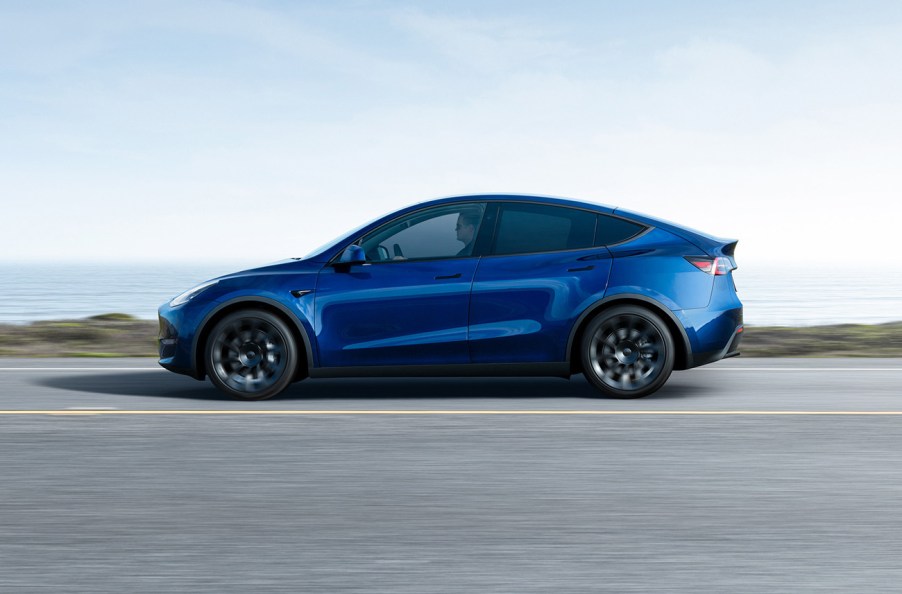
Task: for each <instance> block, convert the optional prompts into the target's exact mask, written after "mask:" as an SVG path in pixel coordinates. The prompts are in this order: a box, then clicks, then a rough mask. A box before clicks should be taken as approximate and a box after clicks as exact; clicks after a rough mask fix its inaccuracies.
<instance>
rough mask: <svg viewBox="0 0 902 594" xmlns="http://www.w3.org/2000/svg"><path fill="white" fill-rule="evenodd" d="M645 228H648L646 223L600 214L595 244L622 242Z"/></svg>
mask: <svg viewBox="0 0 902 594" xmlns="http://www.w3.org/2000/svg"><path fill="white" fill-rule="evenodd" d="M645 229H647V227H646V226H645V225H640V224H639V223H633V222H632V221H627V220H625V219H618V218H617V217H609V216H607V215H601V214H600V215H598V225H597V226H596V227H595V245H613V244H615V243H622V242H624V241H626V240H627V239H629V238H631V237H635V236H636V235H639V234H640V233H642V232H643V231H645Z"/></svg>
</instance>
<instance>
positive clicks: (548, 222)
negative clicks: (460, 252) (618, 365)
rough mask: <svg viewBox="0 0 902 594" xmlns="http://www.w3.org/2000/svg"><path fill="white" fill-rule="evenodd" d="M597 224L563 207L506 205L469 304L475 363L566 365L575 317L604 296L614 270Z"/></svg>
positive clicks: (582, 213) (591, 217) (588, 213)
mask: <svg viewBox="0 0 902 594" xmlns="http://www.w3.org/2000/svg"><path fill="white" fill-rule="evenodd" d="M597 218H598V214H597V213H595V212H593V211H588V210H581V209H577V208H570V207H564V206H556V205H548V204H536V203H528V202H505V203H502V204H501V206H500V211H499V213H498V222H497V225H496V232H495V236H494V241H493V245H492V247H491V249H490V251H489V254H488V255H486V256H484V257H483V258H482V260H481V261H480V262H479V267H478V269H477V270H476V276H475V278H474V282H473V290H472V295H471V298H470V340H469V347H470V359H471V361H472V362H473V363H525V362H557V361H564V360H565V359H566V352H567V341H568V339H569V335H570V330H571V328H572V327H573V325H574V323H575V322H576V318H577V317H578V316H579V314H580V313H582V311H583V310H584V309H585V308H586V307H588V306H589V305H590V304H591V303H593V302H595V301H597V300H598V299H601V298H602V297H603V296H604V291H605V288H606V286H607V282H608V276H609V274H610V271H611V258H610V254H609V252H608V250H607V249H606V248H604V247H595V230H596V225H597Z"/></svg>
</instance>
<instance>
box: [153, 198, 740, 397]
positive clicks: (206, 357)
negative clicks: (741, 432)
mask: <svg viewBox="0 0 902 594" xmlns="http://www.w3.org/2000/svg"><path fill="white" fill-rule="evenodd" d="M735 247H736V241H734V240H722V239H717V238H714V237H711V236H709V235H706V234H703V233H700V232H697V231H693V230H690V229H687V228H684V227H681V226H678V225H675V224H673V223H669V222H666V221H662V220H658V219H655V218H652V217H649V216H645V215H642V214H638V213H634V212H629V211H626V210H623V209H620V208H613V207H608V206H603V205H599V204H592V203H587V202H579V201H574V200H564V199H559V198H550V197H543V196H522V195H475V196H458V197H452V198H443V199H439V200H433V201H430V202H424V203H420V204H416V205H413V206H410V207H407V208H404V209H401V210H399V211H397V212H393V213H391V214H388V215H386V216H384V217H381V218H379V219H377V220H375V221H373V222H371V223H368V224H366V225H364V226H362V227H360V228H358V229H356V230H355V231H352V232H349V233H347V234H346V235H344V236H342V237H340V238H339V239H337V240H335V241H333V242H330V243H329V244H327V245H326V246H324V247H322V248H320V249H318V250H315V251H314V252H313V253H311V254H309V255H308V256H306V257H304V258H298V259H290V260H286V261H283V262H278V263H275V264H271V265H268V266H263V267H260V268H254V269H251V270H245V271H242V272H237V273H234V274H229V275H226V276H222V277H220V278H218V279H214V280H212V281H209V282H207V283H204V284H202V285H199V286H198V287H195V288H193V289H191V290H189V291H186V292H185V293H183V294H182V295H180V296H178V297H176V298H175V299H173V300H172V301H170V302H168V303H166V304H164V305H162V306H161V307H160V310H159V319H160V365H162V366H163V367H165V368H166V369H169V370H172V371H175V372H179V373H184V374H187V375H190V376H192V377H194V378H197V379H203V378H204V377H205V376H209V377H210V379H211V381H212V382H213V383H214V384H215V385H216V386H217V387H219V388H220V389H222V390H223V391H224V392H226V393H227V394H230V395H232V396H234V397H238V398H243V399H263V398H268V397H271V396H273V395H275V394H277V393H279V392H280V391H281V390H283V389H284V388H285V387H287V386H288V385H289V384H290V383H291V382H293V381H297V380H300V379H303V378H305V377H348V376H460V375H464V376H467V375H502V376H504V375H533V376H559V377H565V378H567V377H570V376H572V375H574V374H577V373H581V372H582V373H584V374H585V375H586V377H587V379H589V381H590V382H591V383H592V384H593V385H594V386H595V387H596V388H598V390H599V391H600V392H601V393H602V394H605V395H608V396H614V397H621V398H633V397H639V396H645V395H647V394H650V393H652V392H654V391H655V390H657V389H658V388H660V386H661V385H663V384H664V382H665V381H666V380H667V378H668V376H669V375H670V373H671V370H673V369H677V370H681V369H689V368H692V367H697V366H699V365H704V364H706V363H711V362H713V361H717V360H719V359H722V358H725V357H730V356H735V355H738V354H739V352H738V345H739V342H740V338H741V335H742V330H743V322H742V304H741V303H740V301H739V299H738V296H737V294H736V287H735V284H734V282H733V279H732V270H733V269H735V267H736V263H735V260H734V255H733V253H734V250H735Z"/></svg>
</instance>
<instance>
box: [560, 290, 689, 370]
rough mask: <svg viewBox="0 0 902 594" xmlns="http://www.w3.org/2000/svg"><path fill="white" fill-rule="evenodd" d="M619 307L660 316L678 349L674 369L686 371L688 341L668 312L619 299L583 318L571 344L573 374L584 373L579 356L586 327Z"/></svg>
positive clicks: (646, 304)
mask: <svg viewBox="0 0 902 594" xmlns="http://www.w3.org/2000/svg"><path fill="white" fill-rule="evenodd" d="M618 305H633V306H635V307H638V308H640V309H645V310H648V311H650V312H653V313H655V314H657V315H658V317H660V318H661V319H662V320H664V324H665V325H666V326H667V329H668V330H670V334H671V336H673V344H674V347H675V348H676V353H675V354H676V359H675V361H674V366H673V368H674V369H686V367H687V365H688V359H689V357H688V355H689V353H688V348H687V345H686V341H685V340H684V338H683V332H681V331H680V328H679V327H678V326H677V324H676V322H674V321H673V318H671V317H670V315H668V313H667V312H666V311H664V309H663V308H662V307H658V306H656V305H654V304H652V303H648V302H647V301H640V300H638V299H630V298H628V297H627V298H624V299H617V300H614V301H608V302H606V303H602V304H601V305H599V306H597V307H595V309H592V310H590V311H589V312H588V313H587V314H586V315H585V317H583V320H582V322H580V324H579V328H577V330H576V334H574V336H573V342H571V343H570V370H571V371H572V372H573V373H582V362H581V360H580V357H579V355H578V354H577V353H578V352H579V351H578V349H579V345H580V344H581V343H582V340H583V332H584V331H585V329H586V326H588V325H589V322H591V321H592V319H593V318H595V316H597V315H598V314H600V313H601V312H603V311H605V310H607V309H610V308H612V307H616V306H618Z"/></svg>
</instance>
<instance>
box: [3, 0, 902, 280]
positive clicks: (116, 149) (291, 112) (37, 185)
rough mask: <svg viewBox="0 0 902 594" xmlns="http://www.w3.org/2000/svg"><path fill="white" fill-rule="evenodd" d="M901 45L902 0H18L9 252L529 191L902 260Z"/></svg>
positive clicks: (117, 247) (123, 244) (247, 245)
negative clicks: (901, 232) (900, 243)
mask: <svg viewBox="0 0 902 594" xmlns="http://www.w3.org/2000/svg"><path fill="white" fill-rule="evenodd" d="M900 64H902V3H899V2H854V3H852V2H746V3H725V2H682V3H678V2H632V3H626V2H556V3H549V2H515V1H510V2H423V3H404V2H366V1H357V2H344V3H341V2H322V3H300V2H218V1H207V2H187V1H173V2H146V3H142V2H59V3H53V2H8V1H2V0H0V200H2V205H3V213H4V216H3V221H4V225H3V227H4V236H5V239H6V241H5V242H4V243H5V245H6V249H5V250H4V251H3V253H2V255H0V259H2V260H28V259H37V260H133V259H134V260H185V261H210V260H239V259H240V260H242V261H248V260H250V261H259V262H266V261H271V260H276V259H279V258H282V257H287V256H297V255H303V254H304V253H306V252H307V251H308V250H309V249H310V248H312V247H314V246H316V245H319V244H320V243H322V242H323V241H325V240H326V239H329V238H330V237H332V236H335V235H338V234H339V233H340V232H342V231H343V230H346V229H349V228H351V227H355V226H357V224H358V223H360V222H362V221H365V220H369V219H371V218H373V217H375V216H377V215H379V214H381V213H384V212H387V211H390V210H392V209H395V208H397V207H400V206H403V205H406V204H410V203H413V202H419V201H422V200H426V199H430V198H434V197H438V196H445V195H451V194H458V193H475V192H496V191H511V192H524V193H537V194H552V195H560V196H568V197H573V198H580V199H586V200H590V201H594V202H601V203H605V204H610V205H620V206H624V207H627V208H630V209H632V210H638V211H644V212H647V213H649V214H652V215H656V216H661V217H664V218H667V219H671V220H674V221H677V222H681V223H684V224H687V225H689V226H692V227H695V228H699V229H703V230H705V231H708V232H710V233H713V234H716V235H721V236H728V237H737V238H739V239H740V247H739V250H738V251H737V257H738V259H739V261H740V264H742V262H743V261H746V262H765V261H773V260H779V259H782V258H783V257H785V256H786V255H787V254H791V255H793V256H795V257H796V258H799V259H811V260H812V261H815V262H830V261H832V260H833V259H834V258H839V259H842V260H845V261H860V259H861V258H862V257H863V256H866V257H867V259H868V261H870V262H873V263H880V262H885V263H894V262H895V261H896V259H897V256H896V252H897V251H898V248H897V246H896V243H897V242H896V241H895V236H896V235H897V234H898V232H897V230H896V228H897V226H898V224H899V223H898V220H899V219H900V218H902V205H900V199H902V66H900ZM846 242H849V243H853V244H854V243H857V244H862V245H866V246H868V247H867V249H866V250H864V251H862V250H860V249H856V250H850V249H848V247H847V244H846Z"/></svg>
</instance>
